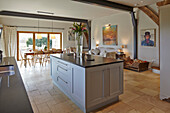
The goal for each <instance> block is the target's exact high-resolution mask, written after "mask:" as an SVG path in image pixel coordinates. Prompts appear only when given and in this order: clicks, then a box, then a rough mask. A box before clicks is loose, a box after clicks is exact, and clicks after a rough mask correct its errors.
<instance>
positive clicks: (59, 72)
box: [50, 54, 123, 113]
mask: <svg viewBox="0 0 170 113" xmlns="http://www.w3.org/2000/svg"><path fill="white" fill-rule="evenodd" d="M87 59H94V61H87ZM50 61H51V76H52V79H53V83H54V84H55V85H56V86H57V87H58V88H59V89H60V90H61V91H63V92H64V93H65V94H66V95H67V96H68V97H69V98H70V99H71V100H72V101H73V102H74V103H75V104H76V105H77V106H78V107H79V108H80V109H81V110H82V111H83V112H84V113H87V112H90V111H93V110H95V109H98V108H100V107H102V106H105V105H107V104H110V103H113V102H117V101H119V95H120V94H122V93H123V61H122V60H116V59H110V58H103V57H99V56H89V57H88V58H87V57H83V58H78V57H75V56H73V55H67V54H53V55H51V56H50Z"/></svg>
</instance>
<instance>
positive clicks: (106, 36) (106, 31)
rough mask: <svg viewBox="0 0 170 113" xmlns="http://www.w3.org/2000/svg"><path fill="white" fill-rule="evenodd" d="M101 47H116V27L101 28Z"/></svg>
mask: <svg viewBox="0 0 170 113" xmlns="http://www.w3.org/2000/svg"><path fill="white" fill-rule="evenodd" d="M103 45H118V38H117V25H109V26H106V27H103Z"/></svg>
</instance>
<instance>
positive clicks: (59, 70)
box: [57, 65, 71, 76]
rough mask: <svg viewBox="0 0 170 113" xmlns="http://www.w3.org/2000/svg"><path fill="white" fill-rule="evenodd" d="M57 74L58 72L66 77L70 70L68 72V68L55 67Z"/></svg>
mask: <svg viewBox="0 0 170 113" xmlns="http://www.w3.org/2000/svg"><path fill="white" fill-rule="evenodd" d="M57 72H60V73H62V74H65V75H67V76H69V75H70V74H71V70H69V69H68V68H66V67H63V66H61V65H57Z"/></svg>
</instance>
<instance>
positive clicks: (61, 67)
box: [58, 66, 67, 71]
mask: <svg viewBox="0 0 170 113" xmlns="http://www.w3.org/2000/svg"><path fill="white" fill-rule="evenodd" d="M58 67H59V68H61V69H63V70H64V71H67V69H64V68H63V67H60V66H58Z"/></svg>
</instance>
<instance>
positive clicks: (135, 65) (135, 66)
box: [131, 62, 140, 68]
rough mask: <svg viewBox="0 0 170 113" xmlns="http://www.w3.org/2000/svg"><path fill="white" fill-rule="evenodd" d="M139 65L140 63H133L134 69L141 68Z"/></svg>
mask: <svg viewBox="0 0 170 113" xmlns="http://www.w3.org/2000/svg"><path fill="white" fill-rule="evenodd" d="M139 64H140V63H139V62H133V63H132V65H131V66H132V67H134V68H139Z"/></svg>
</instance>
